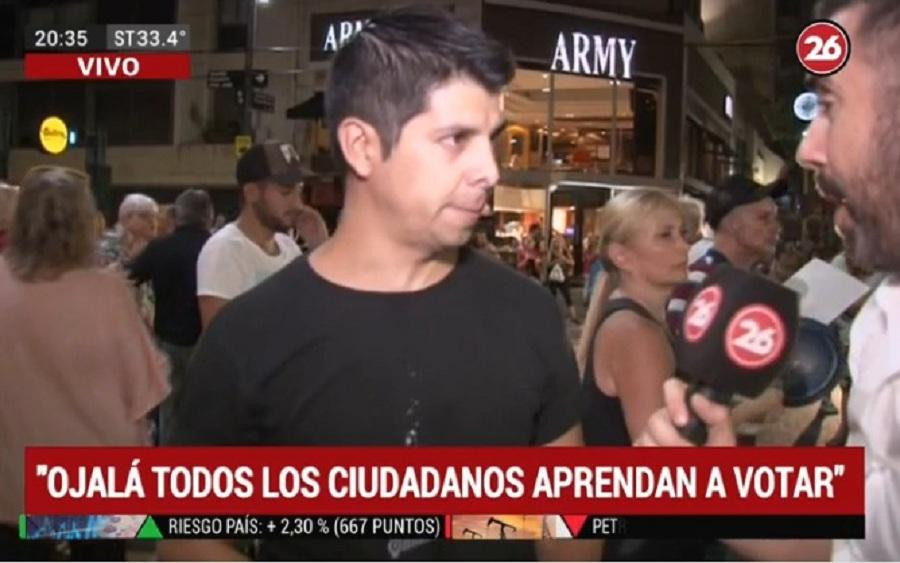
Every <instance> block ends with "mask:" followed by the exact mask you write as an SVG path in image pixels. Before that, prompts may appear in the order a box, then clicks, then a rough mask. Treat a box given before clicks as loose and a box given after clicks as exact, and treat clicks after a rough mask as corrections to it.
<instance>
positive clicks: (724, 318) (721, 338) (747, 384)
mask: <svg viewBox="0 0 900 563" xmlns="http://www.w3.org/2000/svg"><path fill="white" fill-rule="evenodd" d="M798 320H799V300H798V297H797V294H796V293H795V292H794V291H792V290H790V289H788V288H786V287H784V286H781V285H779V284H777V283H775V282H772V281H770V280H768V279H766V278H764V277H762V276H760V275H758V274H754V273H750V272H746V271H743V270H740V269H738V268H735V267H733V266H730V265H726V264H723V265H721V266H719V267H718V268H716V269H715V270H714V271H713V272H712V273H711V274H710V275H709V276H708V277H707V278H706V280H705V281H704V283H703V284H702V285H701V286H700V288H699V290H698V291H697V293H696V294H695V295H694V297H693V299H691V301H690V302H689V303H688V305H687V308H686V310H685V315H684V319H683V326H682V327H681V328H682V331H681V335H680V338H679V339H678V340H677V341H676V345H675V353H676V361H677V367H678V371H679V373H680V374H681V375H682V376H685V377H686V378H687V379H688V380H689V382H690V387H689V389H688V394H687V397H686V399H687V405H688V409H689V411H690V413H691V417H690V420H689V421H688V423H687V424H685V425H684V426H683V427H681V428H679V431H680V432H681V434H682V436H684V437H685V438H686V439H687V440H689V441H691V442H693V443H694V444H696V445H702V444H704V443H706V439H707V428H706V425H705V424H704V423H703V421H702V420H700V418H699V417H698V416H697V414H696V413H695V412H694V410H693V407H691V397H692V396H693V394H694V393H700V394H702V395H704V396H706V397H707V398H709V399H710V400H712V401H714V402H717V403H719V404H722V405H727V404H729V403H730V401H731V397H732V396H733V395H734V394H735V393H737V394H740V395H744V396H747V397H756V396H758V395H759V394H761V393H762V392H763V391H764V390H765V389H766V388H767V387H768V386H769V385H770V384H771V383H772V380H773V379H774V378H776V377H778V376H779V375H780V374H781V372H782V371H783V369H784V368H785V367H786V365H787V364H788V361H789V360H790V357H791V350H792V348H793V346H794V341H795V339H796V332H797V324H798Z"/></svg>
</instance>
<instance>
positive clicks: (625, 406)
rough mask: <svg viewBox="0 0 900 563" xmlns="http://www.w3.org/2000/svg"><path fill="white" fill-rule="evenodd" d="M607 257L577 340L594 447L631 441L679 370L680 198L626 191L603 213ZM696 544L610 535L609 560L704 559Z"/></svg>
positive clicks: (585, 422)
mask: <svg viewBox="0 0 900 563" xmlns="http://www.w3.org/2000/svg"><path fill="white" fill-rule="evenodd" d="M600 220H601V231H600V241H601V242H600V259H601V260H603V262H604V266H605V272H606V273H605V274H604V275H603V277H602V278H601V280H600V281H599V282H598V284H597V287H596V288H595V289H594V292H593V298H592V300H591V303H590V306H589V308H588V313H587V317H586V319H585V324H584V330H583V332H582V333H581V340H580V342H579V343H578V354H577V356H578V362H579V368H580V369H581V373H582V386H583V393H582V397H583V404H582V429H583V431H584V439H585V444H586V445H588V446H630V445H631V444H632V441H633V440H634V439H635V438H636V437H637V436H638V435H640V433H641V432H642V431H643V429H644V426H645V425H646V423H647V420H648V419H649V418H650V415H651V414H653V413H654V412H655V411H656V410H657V409H659V408H662V407H663V390H662V385H663V381H665V380H666V379H667V378H669V377H671V376H672V375H673V374H674V372H675V360H674V354H673V351H672V346H671V343H670V342H669V339H668V331H667V329H666V326H665V323H664V319H665V307H666V302H667V301H668V298H669V295H670V294H671V292H672V289H674V287H675V286H676V285H678V284H679V283H681V282H683V281H685V279H686V278H687V253H688V244H687V243H686V242H685V240H684V238H683V234H682V228H683V226H682V223H683V221H682V216H681V208H680V207H679V203H678V200H677V199H675V198H674V197H672V196H670V195H668V194H665V193H663V192H660V191H652V190H636V191H630V192H625V193H623V194H620V195H618V196H616V197H615V198H613V199H612V200H610V201H609V203H607V204H606V206H605V207H604V209H603V211H602V215H601V219H600ZM702 555H703V554H702V551H701V552H699V553H698V547H697V545H696V543H695V542H685V541H676V542H669V541H643V540H624V541H607V542H606V545H605V548H604V559H612V560H623V559H641V560H661V559H663V560H665V559H683V558H688V559H697V558H702Z"/></svg>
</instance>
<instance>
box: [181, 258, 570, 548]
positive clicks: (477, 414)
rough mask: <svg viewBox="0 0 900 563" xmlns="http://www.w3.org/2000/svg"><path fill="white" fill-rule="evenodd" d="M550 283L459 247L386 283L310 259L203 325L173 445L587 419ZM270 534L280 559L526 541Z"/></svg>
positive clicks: (511, 438)
mask: <svg viewBox="0 0 900 563" xmlns="http://www.w3.org/2000/svg"><path fill="white" fill-rule="evenodd" d="M563 327H564V325H563V320H562V317H561V315H560V313H559V310H558V308H557V305H556V303H555V301H554V300H553V299H552V297H551V296H550V295H549V294H548V293H547V292H546V291H545V290H544V289H543V288H542V287H541V286H539V285H537V284H535V283H534V282H531V281H529V280H528V279H526V278H525V277H523V276H521V275H520V274H518V273H517V272H515V271H513V270H511V269H509V268H508V267H507V266H505V265H503V264H500V263H497V262H494V261H492V260H489V259H488V258H485V257H483V256H481V255H480V254H478V253H475V252H470V251H467V250H463V251H461V254H460V258H459V262H458V264H457V265H456V267H455V268H454V269H453V270H452V272H451V273H450V274H449V275H448V276H447V277H446V278H445V279H443V280H442V281H441V282H439V283H437V284H436V285H434V286H432V287H429V288H426V289H424V290H421V291H416V292H408V293H378V292H366V291H357V290H352V289H348V288H345V287H341V286H337V285H335V284H332V283H330V282H329V281H327V280H325V279H324V278H322V277H321V276H319V275H318V274H316V273H315V272H314V271H313V270H312V268H311V267H310V265H309V263H308V261H307V260H306V259H305V258H299V259H297V260H295V261H294V262H292V263H291V264H289V265H288V266H287V267H285V268H284V269H283V270H281V271H280V272H278V273H277V274H275V275H273V276H272V277H271V278H269V279H268V280H266V281H265V282H263V283H262V284H260V285H259V286H257V287H256V288H254V289H253V290H251V291H249V292H247V293H245V294H243V295H242V296H240V297H238V298H237V299H235V300H234V301H232V302H230V303H229V304H228V305H227V306H226V307H225V308H224V309H223V310H222V311H221V312H220V313H219V315H218V316H217V317H216V319H215V321H214V322H213V323H212V325H211V326H210V328H209V329H208V331H207V333H206V334H205V335H204V336H203V337H202V339H201V341H200V343H199V346H198V348H197V351H196V353H195V356H194V358H193V361H192V363H191V365H190V368H189V370H188V375H187V377H186V383H185V389H184V395H183V399H182V400H181V403H180V404H179V407H178V413H177V419H176V421H175V424H174V429H173V430H172V433H171V434H170V435H169V436H168V438H167V442H168V443H170V444H178V445H181V444H184V445H188V444H190V445H273V446H274V445H278V446H288V445H296V446H375V445H378V446H402V445H419V446H463V445H466V446H527V445H541V444H545V443H547V442H551V441H553V440H555V439H556V438H558V437H559V436H561V435H562V434H563V433H564V432H566V431H567V430H568V429H569V428H571V427H572V426H573V425H574V424H576V423H577V421H578V395H579V382H578V376H577V368H576V365H575V360H574V356H573V353H572V349H571V346H570V345H569V343H568V341H567V339H566V335H565V331H564V328H563ZM402 549H403V547H402V546H401V547H400V548H398V546H397V544H396V543H395V544H394V545H393V546H388V542H383V541H382V542H374V541H356V542H346V541H345V542H330V541H306V542H267V543H266V545H264V546H263V550H262V554H263V556H264V557H266V558H274V559H298V558H299V559H302V558H315V559H337V558H352V559H387V558H391V557H392V556H395V555H397V554H398V551H400V553H399V558H403V557H413V558H416V559H436V558H439V559H453V558H459V559H469V558H478V559H494V558H501V559H519V558H531V557H533V548H532V546H531V544H530V543H526V542H484V543H482V542H430V543H427V544H424V545H420V546H418V547H417V548H415V549H410V550H408V551H402Z"/></svg>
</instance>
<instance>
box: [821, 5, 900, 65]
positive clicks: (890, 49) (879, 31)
mask: <svg viewBox="0 0 900 563" xmlns="http://www.w3.org/2000/svg"><path fill="white" fill-rule="evenodd" d="M855 6H861V7H862V8H863V14H862V20H861V21H860V25H859V36H858V37H851V38H850V41H851V47H852V49H853V52H854V54H855V53H859V52H860V51H862V52H863V53H864V56H866V58H867V59H868V60H869V61H871V62H872V63H874V64H876V65H883V66H884V68H885V70H886V71H889V72H890V73H891V76H890V79H891V80H892V81H893V82H894V83H897V82H898V80H897V79H898V78H900V71H897V61H896V57H897V55H900V1H898V0H819V2H818V3H817V4H816V11H815V13H816V17H818V18H833V17H834V15H835V14H836V13H838V12H840V11H841V10H844V9H846V8H853V7H855Z"/></svg>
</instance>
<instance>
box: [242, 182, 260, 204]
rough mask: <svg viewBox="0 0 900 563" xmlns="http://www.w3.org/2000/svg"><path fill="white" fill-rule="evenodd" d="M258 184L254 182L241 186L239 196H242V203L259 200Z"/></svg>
mask: <svg viewBox="0 0 900 563" xmlns="http://www.w3.org/2000/svg"><path fill="white" fill-rule="evenodd" d="M259 188H260V186H259V184H257V183H256V182H247V183H246V184H244V185H243V186H241V194H243V196H244V202H245V203H246V202H254V201H257V200H259Z"/></svg>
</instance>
